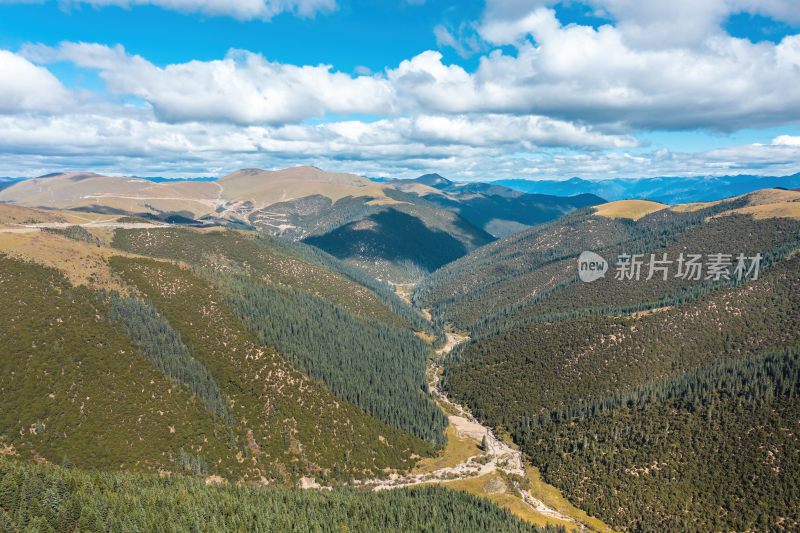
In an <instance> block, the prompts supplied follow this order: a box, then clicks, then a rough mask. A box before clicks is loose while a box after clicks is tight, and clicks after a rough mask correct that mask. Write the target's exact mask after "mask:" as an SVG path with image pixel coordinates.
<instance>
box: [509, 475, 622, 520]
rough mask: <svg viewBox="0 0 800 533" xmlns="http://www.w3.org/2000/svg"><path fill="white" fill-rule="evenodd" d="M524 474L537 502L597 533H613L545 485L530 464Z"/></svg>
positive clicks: (555, 490)
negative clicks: (597, 532)
mask: <svg viewBox="0 0 800 533" xmlns="http://www.w3.org/2000/svg"><path fill="white" fill-rule="evenodd" d="M525 473H526V474H527V476H528V492H530V493H531V496H533V497H534V498H536V499H537V500H540V501H541V502H542V503H544V504H545V505H547V506H548V507H550V508H551V509H555V510H556V511H558V512H559V513H561V514H562V515H564V516H568V517H570V518H572V519H573V520H575V521H577V522H580V523H582V524H584V525H586V526H587V527H589V528H590V529H591V530H593V531H599V532H602V533H605V532H613V531H614V530H613V529H611V528H610V527H608V526H607V525H606V524H605V523H603V521H602V520H600V519H599V518H595V517H593V516H589V515H588V514H586V512H584V511H582V510H580V509H578V508H577V507H575V506H574V505H572V504H571V503H570V502H569V500H567V499H566V498H565V497H564V495H563V494H561V491H560V490H558V489H557V488H556V487H554V486H552V485H548V484H547V483H545V481H544V480H543V479H542V476H541V474H540V473H539V469H538V468H536V467H535V466H533V465H532V464H529V463H526V464H525Z"/></svg>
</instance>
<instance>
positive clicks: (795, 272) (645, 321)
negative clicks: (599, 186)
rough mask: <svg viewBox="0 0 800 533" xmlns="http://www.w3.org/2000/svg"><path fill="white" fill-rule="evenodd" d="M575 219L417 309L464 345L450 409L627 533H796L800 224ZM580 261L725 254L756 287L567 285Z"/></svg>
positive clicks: (479, 262)
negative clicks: (425, 309)
mask: <svg viewBox="0 0 800 533" xmlns="http://www.w3.org/2000/svg"><path fill="white" fill-rule="evenodd" d="M741 205H743V200H742V199H735V200H732V201H727V202H722V203H720V204H717V205H714V206H712V207H710V208H706V209H700V210H696V211H688V212H676V211H672V210H663V211H659V212H656V213H653V214H651V215H648V216H645V217H643V218H642V219H640V220H639V221H636V222H634V221H630V220H619V219H604V218H601V217H597V216H593V215H591V214H590V213H588V212H586V211H584V212H576V213H573V214H571V215H567V216H566V217H564V218H562V219H560V220H558V221H555V222H552V223H548V224H544V225H541V226H538V227H536V228H532V229H531V230H528V231H526V232H521V233H519V234H517V235H513V236H511V237H509V238H507V239H503V240H501V241H498V242H495V243H492V244H490V245H489V246H486V247H484V248H482V249H481V250H478V251H477V252H476V253H475V254H472V255H470V256H467V257H465V258H462V259H460V260H459V261H456V262H455V263H453V264H451V265H448V266H446V267H445V268H443V269H442V270H440V271H439V272H437V273H434V274H433V275H432V276H431V277H430V278H429V279H428V280H427V281H426V282H424V283H423V284H422V285H421V286H420V287H419V289H418V290H417V292H416V293H415V296H414V298H415V303H416V304H417V305H421V306H422V305H425V306H431V308H432V311H433V314H434V316H435V318H436V319H437V321H438V322H439V323H440V324H442V325H444V324H446V323H449V324H450V326H451V327H453V328H455V329H457V330H458V329H461V330H464V331H466V332H468V333H469V334H470V337H471V339H470V340H469V341H467V342H465V343H464V344H462V345H460V346H458V347H456V349H454V350H453V351H452V352H451V353H450V354H449V356H448V357H447V359H446V361H445V370H444V378H443V381H444V387H445V389H446V390H447V392H448V394H449V395H450V397H451V398H454V399H455V400H457V401H459V402H460V403H463V404H466V405H467V406H469V407H470V409H471V410H472V412H473V414H475V415H477V416H478V417H479V418H480V419H481V420H483V421H484V422H486V423H488V424H489V425H490V426H493V427H495V428H497V429H499V430H500V431H507V432H508V433H509V434H510V435H511V436H512V438H513V439H514V440H515V442H517V444H519V445H520V447H521V449H522V450H523V451H524V452H525V453H526V454H527V455H528V456H529V457H530V458H531V460H532V461H533V463H534V464H536V465H537V466H538V467H539V469H540V470H541V473H542V475H543V478H544V479H545V480H546V481H548V482H549V483H552V484H554V485H555V486H557V487H558V488H560V489H561V490H562V491H563V492H564V494H565V496H567V497H568V498H569V499H570V501H572V502H573V503H575V504H576V505H578V506H579V507H580V508H582V509H584V510H585V511H586V512H588V513H589V514H593V515H595V516H598V517H599V518H601V519H602V520H604V521H605V522H606V523H608V524H609V525H611V526H613V527H615V528H618V529H622V530H631V531H720V530H735V531H765V530H776V531H792V530H795V529H797V527H798V524H799V522H798V520H800V516H798V512H797V509H799V508H800V505H798V502H800V478H798V476H797V475H796V474H797V472H799V471H800V457H799V455H800V444H799V443H798V438H797V435H798V434H800V426H798V421H800V417H798V414H799V413H800V411H798V409H800V397H799V396H798V394H799V393H800V372H799V371H798V361H799V359H798V353H800V352H798V349H797V346H799V345H800V259H799V258H798V257H797V254H796V251H797V249H798V248H800V223H798V222H797V221H794V220H790V219H770V220H757V219H754V218H751V217H745V216H724V217H718V218H714V217H713V215H714V214H716V213H719V212H721V211H722V210H723V209H728V208H730V207H731V206H741ZM585 249H589V250H594V251H597V252H599V253H600V254H601V255H602V256H604V257H606V258H614V257H616V255H617V254H619V253H622V252H625V253H643V254H649V253H654V254H658V255H659V256H660V254H663V253H666V254H668V256H672V257H675V256H677V255H679V254H680V253H681V252H684V253H704V254H708V253H713V252H719V251H723V252H729V253H743V254H745V255H753V254H755V253H761V254H762V255H763V256H764V259H763V261H762V263H761V272H760V277H759V279H758V280H756V281H753V280H746V281H744V282H737V281H735V280H724V279H723V280H720V281H713V280H711V281H709V280H705V279H701V280H699V281H687V280H683V279H680V278H674V277H670V278H668V279H667V280H661V279H654V280H652V281H651V282H649V283H645V282H628V283H626V282H620V281H618V280H614V279H613V268H614V265H613V263H612V264H611V265H610V266H611V269H612V272H611V273H612V276H611V277H609V276H608V275H607V277H606V278H605V279H602V280H599V281H596V282H594V283H591V284H588V283H581V282H579V281H578V277H577V272H576V268H575V266H576V262H575V258H576V257H577V255H578V254H579V253H580V252H581V251H582V250H585Z"/></svg>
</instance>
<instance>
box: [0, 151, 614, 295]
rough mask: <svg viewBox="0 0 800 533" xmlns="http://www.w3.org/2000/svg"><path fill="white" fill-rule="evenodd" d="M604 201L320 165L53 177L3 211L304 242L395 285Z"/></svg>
mask: <svg viewBox="0 0 800 533" xmlns="http://www.w3.org/2000/svg"><path fill="white" fill-rule="evenodd" d="M0 183H1V182H0ZM602 201H603V200H602V199H600V198H598V197H596V196H592V195H583V196H578V197H575V198H566V199H565V198H558V197H554V196H544V195H529V194H525V193H521V192H518V191H514V190H512V189H509V188H507V187H502V186H499V185H492V184H480V183H470V184H458V183H454V182H452V181H450V180H448V179H446V178H444V177H442V176H440V175H438V174H427V175H424V176H421V177H419V178H417V179H415V180H391V181H385V182H384V181H376V180H370V179H367V178H365V177H363V176H359V175H356V174H349V173H342V172H327V171H325V170H322V169H319V168H316V167H313V166H300V167H294V168H286V169H281V170H262V169H257V168H250V169H241V170H237V171H234V172H231V173H230V174H228V175H226V176H223V177H221V178H219V179H216V178H197V179H183V180H172V179H166V178H160V177H150V178H140V177H111V176H104V175H101V174H97V173H94V172H69V173H54V174H47V175H44V176H40V177H37V178H31V179H26V180H23V181H19V182H14V183H12V184H10V185H9V186H8V187H6V188H5V189H3V190H0V202H5V203H11V204H16V205H18V206H23V207H29V208H48V209H67V210H80V211H87V212H95V213H106V214H115V215H120V216H123V215H131V216H138V217H144V218H150V219H152V218H155V219H159V220H162V221H167V222H171V223H183V224H193V225H226V226H234V227H239V228H242V227H244V228H251V229H252V228H257V229H259V230H261V231H264V232H267V233H270V234H274V235H280V236H282V237H285V238H288V239H291V240H295V241H301V240H304V241H306V242H309V243H311V244H314V245H315V246H317V247H319V248H320V249H322V250H325V251H327V252H329V253H331V254H333V255H335V256H336V257H337V258H339V259H342V260H345V261H348V262H350V263H351V264H354V265H356V266H359V267H361V268H363V269H365V270H368V271H369V272H370V273H371V274H373V275H374V276H376V277H379V278H381V279H390V280H393V281H397V282H404V281H410V280H411V279H416V278H419V277H420V276H422V275H424V274H426V273H427V272H431V271H433V270H436V269H437V268H439V267H441V266H443V265H444V264H446V263H449V262H451V261H454V260H455V259H458V258H459V257H461V256H463V255H465V254H467V253H469V252H470V251H472V250H474V249H475V248H477V247H479V246H482V245H484V244H487V243H489V242H491V241H492V240H494V239H495V238H497V237H501V236H504V235H508V234H510V233H513V232H515V231H519V230H522V229H525V228H527V227H530V226H532V225H534V224H537V223H539V222H543V221H547V220H552V219H554V218H557V217H559V216H561V215H563V214H565V213H568V212H570V211H572V210H574V209H578V208H581V207H586V206H588V205H596V204H598V203H601V202H602Z"/></svg>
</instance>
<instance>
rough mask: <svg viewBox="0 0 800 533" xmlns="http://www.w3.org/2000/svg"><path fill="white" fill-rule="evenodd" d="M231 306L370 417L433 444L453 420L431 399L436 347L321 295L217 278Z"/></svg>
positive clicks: (268, 342) (294, 360)
mask: <svg viewBox="0 0 800 533" xmlns="http://www.w3.org/2000/svg"><path fill="white" fill-rule="evenodd" d="M218 282H219V284H220V286H221V287H222V291H223V292H224V293H225V295H226V301H227V302H228V303H229V304H230V306H231V308H232V309H233V310H234V311H235V312H236V313H237V315H238V316H239V317H240V318H241V319H242V320H243V321H244V322H245V323H246V324H248V326H249V327H250V329H251V330H252V331H254V332H255V333H256V334H257V335H258V337H259V339H260V340H261V342H263V343H264V344H265V345H267V346H273V347H275V348H276V349H277V350H278V351H279V352H280V353H281V354H283V355H284V356H286V357H287V358H288V359H289V360H290V361H291V362H292V363H294V364H295V365H297V367H298V368H300V369H302V370H304V371H305V372H307V373H308V374H309V375H310V376H312V377H316V378H318V379H321V380H322V381H323V382H324V383H325V385H327V386H328V387H329V388H330V389H331V391H333V393H334V394H336V395H338V396H339V397H341V398H342V399H343V400H346V401H349V402H352V403H354V404H356V405H358V406H360V407H361V408H363V409H364V411H366V412H367V413H369V414H370V415H372V416H375V417H377V418H380V419H381V420H383V421H385V422H387V423H389V424H391V425H393V426H395V427H397V428H399V429H402V430H404V431H408V432H409V433H411V434H413V435H416V436H418V437H420V438H423V439H425V440H428V441H431V442H432V443H435V444H442V443H443V442H444V434H443V431H444V428H445V426H446V425H447V419H446V418H445V416H444V415H443V414H442V412H441V411H440V410H439V409H438V407H436V405H434V403H433V402H432V401H431V400H430V399H429V397H428V390H427V384H426V381H425V365H426V362H427V360H428V357H429V356H430V355H431V349H430V347H428V346H427V345H426V344H425V343H424V342H423V341H422V340H421V339H419V338H418V337H417V336H416V335H414V334H413V333H411V332H409V331H407V330H400V329H395V328H390V327H387V326H385V325H384V324H382V323H380V322H378V321H365V320H363V319H358V318H356V317H354V316H353V315H351V314H350V313H349V312H348V311H347V310H345V309H343V308H341V307H338V306H336V305H333V304H331V303H329V302H326V301H325V300H322V299H321V298H317V297H314V296H310V295H308V294H305V293H302V292H300V291H296V290H293V289H290V288H282V289H273V288H271V287H268V286H265V285H258V284H255V283H253V282H252V281H250V280H249V279H248V278H245V277H241V276H240V277H236V278H232V277H219V278H218Z"/></svg>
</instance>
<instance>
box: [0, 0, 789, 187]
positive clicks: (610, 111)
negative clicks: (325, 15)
mask: <svg viewBox="0 0 800 533" xmlns="http://www.w3.org/2000/svg"><path fill="white" fill-rule="evenodd" d="M0 1H2V0H0ZM81 1H83V0H81ZM87 1H93V0H87ZM93 3H96V4H108V3H122V2H113V1H112V0H96V1H94V2H93ZM137 3H142V2H139V0H130V1H129V2H125V3H124V4H125V5H135V4H137ZM153 3H158V5H162V6H165V7H169V8H174V9H179V10H183V11H198V12H203V13H206V14H227V15H230V16H235V17H237V18H243V19H244V18H269V17H270V16H273V15H274V14H276V13H278V12H280V11H292V12H295V13H297V14H301V15H310V14H312V13H313V12H316V11H315V10H316V9H317V8H314V9H311V8H310V7H309V6H324V5H329V6H334V5H335V4H334V2H332V1H330V2H328V1H317V2H298V1H292V0H286V1H271V2H270V1H264V0H252V1H249V2H248V1H244V2H216V1H214V0H207V1H199V0H198V1H189V0H185V1H182V0H172V1H170V0H159V1H158V2H156V1H155V0H154V1H153ZM586 3H587V4H588V5H590V6H591V8H592V9H595V10H597V13H598V14H599V15H602V16H604V17H606V18H607V19H608V20H611V21H612V23H610V24H606V25H603V26H600V27H597V28H595V27H591V26H582V25H578V24H570V25H566V26H565V25H564V24H562V22H561V21H560V20H559V19H558V17H557V15H556V12H555V11H554V10H552V9H551V7H552V6H553V4H554V2H553V1H551V0H504V1H501V0H489V1H488V2H487V5H486V10H485V12H484V14H483V16H482V18H481V19H480V20H479V21H465V22H464V23H462V24H461V25H459V26H443V25H442V26H437V27H436V28H435V29H434V32H435V36H436V38H437V42H438V45H439V46H440V47H452V48H454V49H455V50H456V51H457V52H459V53H461V54H462V55H470V54H474V53H481V54H483V55H481V57H480V58H479V61H478V65H477V67H470V68H465V67H463V66H460V65H458V64H452V63H448V62H446V61H445V60H444V57H443V56H442V54H441V53H440V52H438V51H431V50H428V51H423V52H421V53H419V54H417V55H415V56H413V57H411V58H409V59H407V60H405V61H402V62H400V63H399V64H397V65H391V66H388V67H387V68H385V69H383V70H382V71H375V72H373V71H370V70H369V69H367V68H358V69H356V74H349V73H343V72H339V71H337V70H335V69H334V68H333V67H332V66H329V65H292V64H285V63H280V62H275V61H270V60H269V59H268V58H265V57H264V56H262V55H260V54H255V53H252V52H248V51H241V50H232V51H230V52H229V53H228V54H226V55H225V56H224V57H222V58H220V59H217V60H211V61H188V62H185V63H176V64H167V65H156V64H154V63H152V62H151V61H149V60H148V59H147V58H145V57H141V56H137V55H134V54H130V53H128V52H127V51H126V50H125V49H124V48H123V47H121V46H108V45H105V44H93V43H71V42H65V43H62V44H60V45H58V46H56V47H48V46H42V45H29V46H25V47H24V48H23V49H22V50H21V51H20V52H19V53H13V52H9V51H0V71H2V72H3V74H4V75H3V76H2V77H0V162H5V163H3V164H10V163H9V162H10V161H16V162H18V163H19V162H20V161H23V159H24V158H23V157H22V155H21V154H26V156H27V157H28V160H30V161H31V162H32V163H31V164H39V163H41V162H42V161H49V162H51V163H53V164H57V165H60V164H62V163H63V162H71V163H73V165H72V166H73V168H74V167H78V166H82V165H77V164H75V163H77V162H78V161H83V160H91V161H96V162H101V161H106V160H107V161H109V162H112V163H113V157H114V155H115V154H116V155H117V156H118V157H119V158H120V160H119V162H117V163H116V165H117V166H118V167H119V169H120V171H122V172H128V171H127V170H125V165H128V164H133V165H136V164H144V163H143V162H144V161H147V160H151V161H154V162H157V163H158V164H161V165H167V166H168V165H170V164H172V163H169V162H170V161H173V162H175V163H174V164H176V165H177V164H180V163H179V162H183V164H185V165H186V167H185V168H194V166H197V167H198V168H200V167H202V165H206V166H205V168H208V169H213V168H220V167H223V168H225V169H229V168H233V167H236V166H245V165H247V166H252V165H255V166H271V165H273V163H274V166H281V165H287V164H291V163H294V162H307V163H313V162H317V163H319V164H321V165H323V166H327V167H330V168H335V169H336V168H339V169H349V170H353V171H356V172H364V173H370V174H387V173H395V174H397V175H409V174H410V173H414V172H417V171H427V170H437V169H438V170H440V171H442V172H449V173H451V174H452V175H453V176H454V177H459V178H466V179H489V178H495V177H498V178H499V177H519V176H537V177H552V176H556V177H558V176H563V177H568V176H572V175H584V176H589V177H606V176H640V175H659V174H661V175H664V174H696V173H709V172H712V173H721V172H737V171H741V172H757V173H774V174H780V173H791V172H795V171H797V165H798V163H797V162H798V161H800V140H799V139H800V138H798V137H796V136H792V135H777V136H774V139H772V140H771V141H767V142H766V143H764V144H750V145H743V146H737V147H730V148H725V149H719V150H712V151H707V152H703V153H699V154H688V153H679V152H672V151H669V150H668V149H667V148H665V147H662V146H656V147H653V148H652V149H650V148H647V147H642V146H640V145H639V142H638V141H637V140H636V137H635V136H636V135H637V134H639V133H641V132H643V131H650V130H653V129H669V130H684V129H697V128H701V129H710V130H718V131H723V132H725V131H731V130H736V129H739V128H743V127H747V128H758V127H772V128H774V127H778V126H784V125H788V124H796V123H797V122H798V121H800V91H796V90H794V88H795V87H798V86H800V35H793V36H792V35H790V36H787V37H785V38H783V40H782V41H780V42H779V43H772V42H761V43H752V42H750V41H748V40H746V39H737V38H733V37H732V36H730V35H728V34H727V33H725V31H724V30H723V29H722V23H723V22H724V20H725V19H726V18H727V17H728V16H730V15H731V14H733V13H737V12H741V11H744V12H749V13H756V14H762V15H765V16H770V17H773V18H776V19H778V20H783V21H786V22H789V23H791V22H793V21H798V20H800V19H799V18H798V17H800V15H798V10H796V9H790V8H791V7H792V5H793V4H794V5H795V6H796V1H795V0H761V1H756V0H713V1H712V0H709V1H697V0H691V1H690V0H676V1H675V2H670V3H665V2H661V1H656V0H647V1H644V0H586ZM301 4H302V5H303V6H306V7H302V6H301ZM265 6H267V7H265ZM665 6H667V7H665ZM309 9H310V10H309ZM320 9H321V8H320ZM665 10H666V11H665ZM478 37H480V39H481V40H480V42H479V41H478V40H477V39H478ZM487 47H492V48H493V49H492V50H491V51H489V52H486V53H484V51H485V50H487V49H488V48H487ZM58 61H66V62H69V63H72V64H73V65H75V66H77V67H78V68H83V69H91V70H96V71H97V72H98V74H99V76H100V78H101V79H102V80H103V81H104V82H105V86H106V88H107V91H108V92H109V93H111V94H112V95H114V96H117V97H121V98H109V97H108V95H106V94H102V93H93V97H94V100H93V101H91V102H89V103H86V102H87V101H89V100H91V97H87V96H86V95H85V94H82V95H81V102H82V104H81V106H80V108H79V109H77V110H76V109H74V106H72V107H70V108H69V110H68V104H70V103H73V102H74V100H75V95H74V94H73V93H72V92H70V91H69V90H67V89H65V88H64V87H63V86H62V84H61V83H60V82H59V80H58V79H57V78H56V77H55V76H53V75H52V74H51V73H50V72H49V71H48V70H47V69H46V68H45V66H46V65H48V64H50V63H52V62H58ZM7 72H8V73H11V75H5V74H6V73H7ZM130 97H133V98H130ZM119 101H127V102H130V101H133V102H134V104H133V105H129V106H120V105H118V104H116V103H115V102H119ZM365 115H367V116H370V117H376V120H365V119H364V118H363V117H364V116H365ZM43 154H46V155H43ZM106 158H107V159H106ZM20 164H23V165H27V164H28V163H24V162H23V163H20ZM348 165H350V166H348ZM83 166H92V165H83ZM381 169H382V170H381ZM0 173H3V170H2V166H0ZM5 173H7V171H6V172H5Z"/></svg>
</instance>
